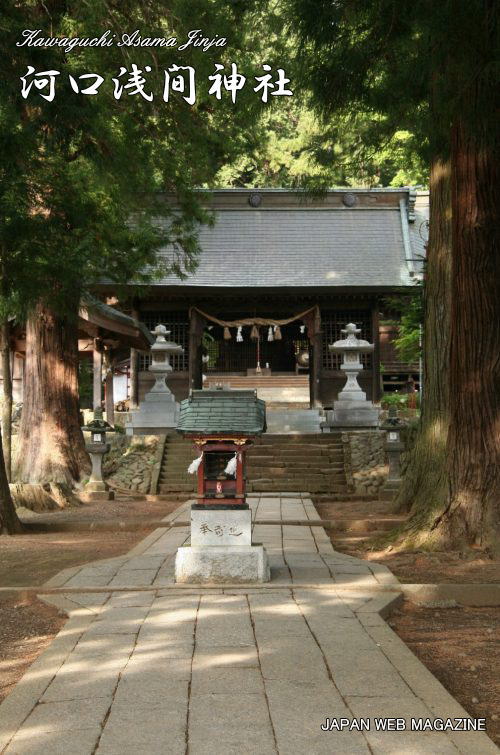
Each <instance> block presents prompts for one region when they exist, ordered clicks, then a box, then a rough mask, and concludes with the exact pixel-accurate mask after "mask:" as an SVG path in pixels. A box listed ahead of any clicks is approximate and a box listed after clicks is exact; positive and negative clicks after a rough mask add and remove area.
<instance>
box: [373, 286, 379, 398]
mask: <svg viewBox="0 0 500 755" xmlns="http://www.w3.org/2000/svg"><path fill="white" fill-rule="evenodd" d="M372 343H373V345H374V347H375V348H374V349H373V354H372V401H373V402H377V401H380V398H381V390H380V332H379V301H378V299H375V303H374V305H373V306H372Z"/></svg>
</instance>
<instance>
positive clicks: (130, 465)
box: [104, 433, 161, 493]
mask: <svg viewBox="0 0 500 755" xmlns="http://www.w3.org/2000/svg"><path fill="white" fill-rule="evenodd" d="M160 444H161V439H160V436H158V435H133V436H131V437H130V436H127V435H122V434H121V433H117V434H116V435H115V437H114V438H113V441H112V447H111V451H110V453H109V454H108V456H107V457H105V462H104V479H105V480H106V482H107V483H108V484H109V485H110V487H112V488H119V489H121V490H130V492H131V493H149V492H150V488H151V480H152V477H153V476H154V473H155V471H156V469H157V465H158V464H159V463H160V462H161V459H159V458H158V455H159V451H160V448H159V446H160Z"/></svg>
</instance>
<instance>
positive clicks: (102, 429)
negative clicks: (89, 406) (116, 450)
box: [82, 406, 116, 433]
mask: <svg viewBox="0 0 500 755" xmlns="http://www.w3.org/2000/svg"><path fill="white" fill-rule="evenodd" d="M82 430H88V431H89V432H91V433H115V432H116V430H115V428H114V427H111V425H110V424H109V422H106V420H105V419H103V417H102V409H101V408H100V407H98V406H96V408H95V409H94V419H92V420H90V422H88V423H87V424H86V425H84V426H83V427H82Z"/></svg>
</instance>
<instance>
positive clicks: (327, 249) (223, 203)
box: [12, 188, 428, 413]
mask: <svg viewBox="0 0 500 755" xmlns="http://www.w3.org/2000/svg"><path fill="white" fill-rule="evenodd" d="M205 196H207V197H208V199H207V200H206V201H207V202H208V205H209V207H210V209H211V210H212V211H213V214H214V220H215V222H214V225H213V226H208V225H205V226H201V228H200V235H199V241H200V246H201V254H200V259H199V265H198V268H197V270H196V272H195V273H192V274H189V275H188V276H187V277H186V278H185V279H183V280H181V279H179V278H178V277H176V276H175V275H168V276H166V277H163V278H161V279H159V280H156V281H155V282H154V283H152V284H150V285H148V286H147V287H146V289H145V291H144V295H142V296H140V297H138V298H137V299H136V300H135V301H134V306H133V307H132V308H130V307H122V306H121V303H120V302H118V303H117V304H115V302H116V299H115V298H114V297H115V294H116V292H115V291H114V290H113V287H112V286H109V285H105V284H103V285H102V286H100V287H99V290H98V291H96V296H97V297H99V299H101V300H107V302H108V304H109V303H113V307H109V306H107V305H106V304H105V303H104V301H102V303H101V304H99V302H98V301H95V302H94V303H93V304H92V306H91V308H90V310H89V308H88V307H87V308H85V307H83V308H82V310H81V312H80V321H81V328H80V330H81V333H80V358H81V362H85V361H87V364H88V369H90V370H92V369H93V373H94V380H93V383H94V390H93V394H94V398H93V402H92V399H90V400H89V403H88V406H92V404H93V405H94V406H95V405H97V404H99V403H100V397H101V390H102V384H101V383H102V379H103V375H106V388H105V393H106V406H107V408H108V409H109V412H108V413H111V411H112V407H113V405H115V404H116V403H117V402H119V401H123V400H125V399H130V404H131V405H132V406H134V405H137V404H138V403H139V402H140V400H141V399H142V397H143V396H144V394H145V393H146V392H147V391H148V390H149V388H150V387H151V385H152V382H153V378H152V376H151V373H149V372H148V369H147V368H148V365H149V363H150V356H149V354H148V351H147V349H148V348H149V346H150V342H152V340H153V339H152V338H151V339H150V338H149V333H148V332H147V331H152V330H153V328H154V327H155V326H156V325H157V324H159V323H161V324H164V325H166V326H167V328H168V330H170V331H171V335H170V339H171V340H173V341H175V342H176V343H178V344H180V345H181V346H182V347H183V349H184V351H183V353H182V354H181V355H180V356H175V357H174V358H173V360H172V363H173V368H174V372H173V373H172V375H171V376H170V378H169V387H170V388H171V390H172V391H173V393H174V395H175V397H176V399H177V400H178V401H181V400H182V399H184V398H186V397H187V396H188V395H189V392H190V390H191V389H200V388H213V387H216V386H222V387H223V388H247V389H253V388H256V389H257V391H258V395H259V397H260V398H262V399H264V400H265V401H266V402H267V404H268V406H269V407H273V406H274V405H277V406H278V407H279V406H281V405H287V406H289V407H290V406H293V407H303V408H307V407H311V408H321V407H330V406H331V405H332V403H333V401H334V399H335V398H336V396H337V393H338V391H339V390H340V388H341V386H342V385H343V382H344V379H345V378H344V377H342V374H341V372H340V370H339V364H340V358H339V356H338V355H336V354H332V353H331V352H330V351H329V349H328V345H329V344H331V343H333V341H335V340H337V339H339V338H341V337H342V336H341V329H342V328H344V327H345V325H346V324H347V323H348V322H354V323H356V324H357V325H358V327H360V328H361V338H363V339H366V340H368V341H370V342H371V343H373V344H374V346H375V348H374V351H373V354H369V355H366V356H365V357H363V360H364V370H363V372H362V373H361V374H360V376H359V382H360V384H361V386H362V388H363V390H365V391H366V393H367V396H368V398H369V399H372V400H374V401H377V400H378V399H379V398H380V395H381V392H382V390H401V389H402V388H403V387H404V384H405V383H406V381H407V379H408V376H409V375H412V376H413V378H414V380H415V382H416V383H418V380H419V366H418V364H405V363H402V362H401V361H400V360H399V359H398V356H397V354H396V351H395V349H394V347H393V345H392V339H393V338H394V336H395V335H397V319H395V317H396V316H395V314H394V313H393V312H391V306H390V301H388V297H391V296H394V295H396V294H403V295H404V294H408V293H411V291H412V290H413V289H414V287H415V285H416V284H417V283H418V281H419V280H420V279H421V277H422V263H423V259H424V256H425V243H426V239H427V228H428V192H418V193H417V192H416V191H414V190H412V189H409V188H398V189H334V190H330V191H328V192H327V193H326V195H325V196H323V197H322V198H315V199H312V198H309V197H308V198H305V197H304V196H303V195H302V196H301V195H300V194H298V193H297V192H294V191H291V190H288V189H220V190H214V191H211V192H205ZM172 253H173V251H172V250H171V249H165V250H163V252H162V255H163V256H164V257H165V258H166V262H167V263H168V260H169V259H170V258H171V255H172ZM119 310H124V312H121V311H119ZM89 313H90V314H89ZM18 330H19V331H22V328H19V329H18ZM23 337H24V336H23V334H22V332H19V333H17V334H16V335H15V343H13V344H12V346H13V353H14V362H13V380H14V394H15V400H17V401H20V400H22V374H23V363H24V348H23V347H24V341H23ZM92 365H93V367H92ZM111 372H113V373H114V378H113V380H111Z"/></svg>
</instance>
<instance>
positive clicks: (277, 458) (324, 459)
mask: <svg viewBox="0 0 500 755" xmlns="http://www.w3.org/2000/svg"><path fill="white" fill-rule="evenodd" d="M195 456H196V451H194V450H193V447H192V444H191V442H190V441H188V440H185V439H184V438H182V437H180V436H177V435H172V436H168V437H167V441H166V443H165V451H164V454H163V461H162V466H161V471H160V477H159V481H158V493H160V494H162V495H164V494H168V493H177V492H185V493H192V492H193V491H194V490H195V485H196V475H188V474H187V468H188V466H189V464H190V463H191V461H192V460H193V459H194V458H195ZM246 475H247V490H248V492H278V491H296V492H309V493H328V494H330V495H331V496H332V497H335V496H340V497H346V496H347V495H348V490H347V484H346V478H345V472H344V453H343V447H342V442H341V438H340V434H337V433H328V434H326V435H317V434H310V435H290V434H287V435H277V434H276V435H274V434H267V433H266V434H265V435H263V436H262V437H260V438H258V439H256V441H255V444H254V445H253V446H252V447H251V449H250V450H249V451H248V453H247V465H246Z"/></svg>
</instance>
